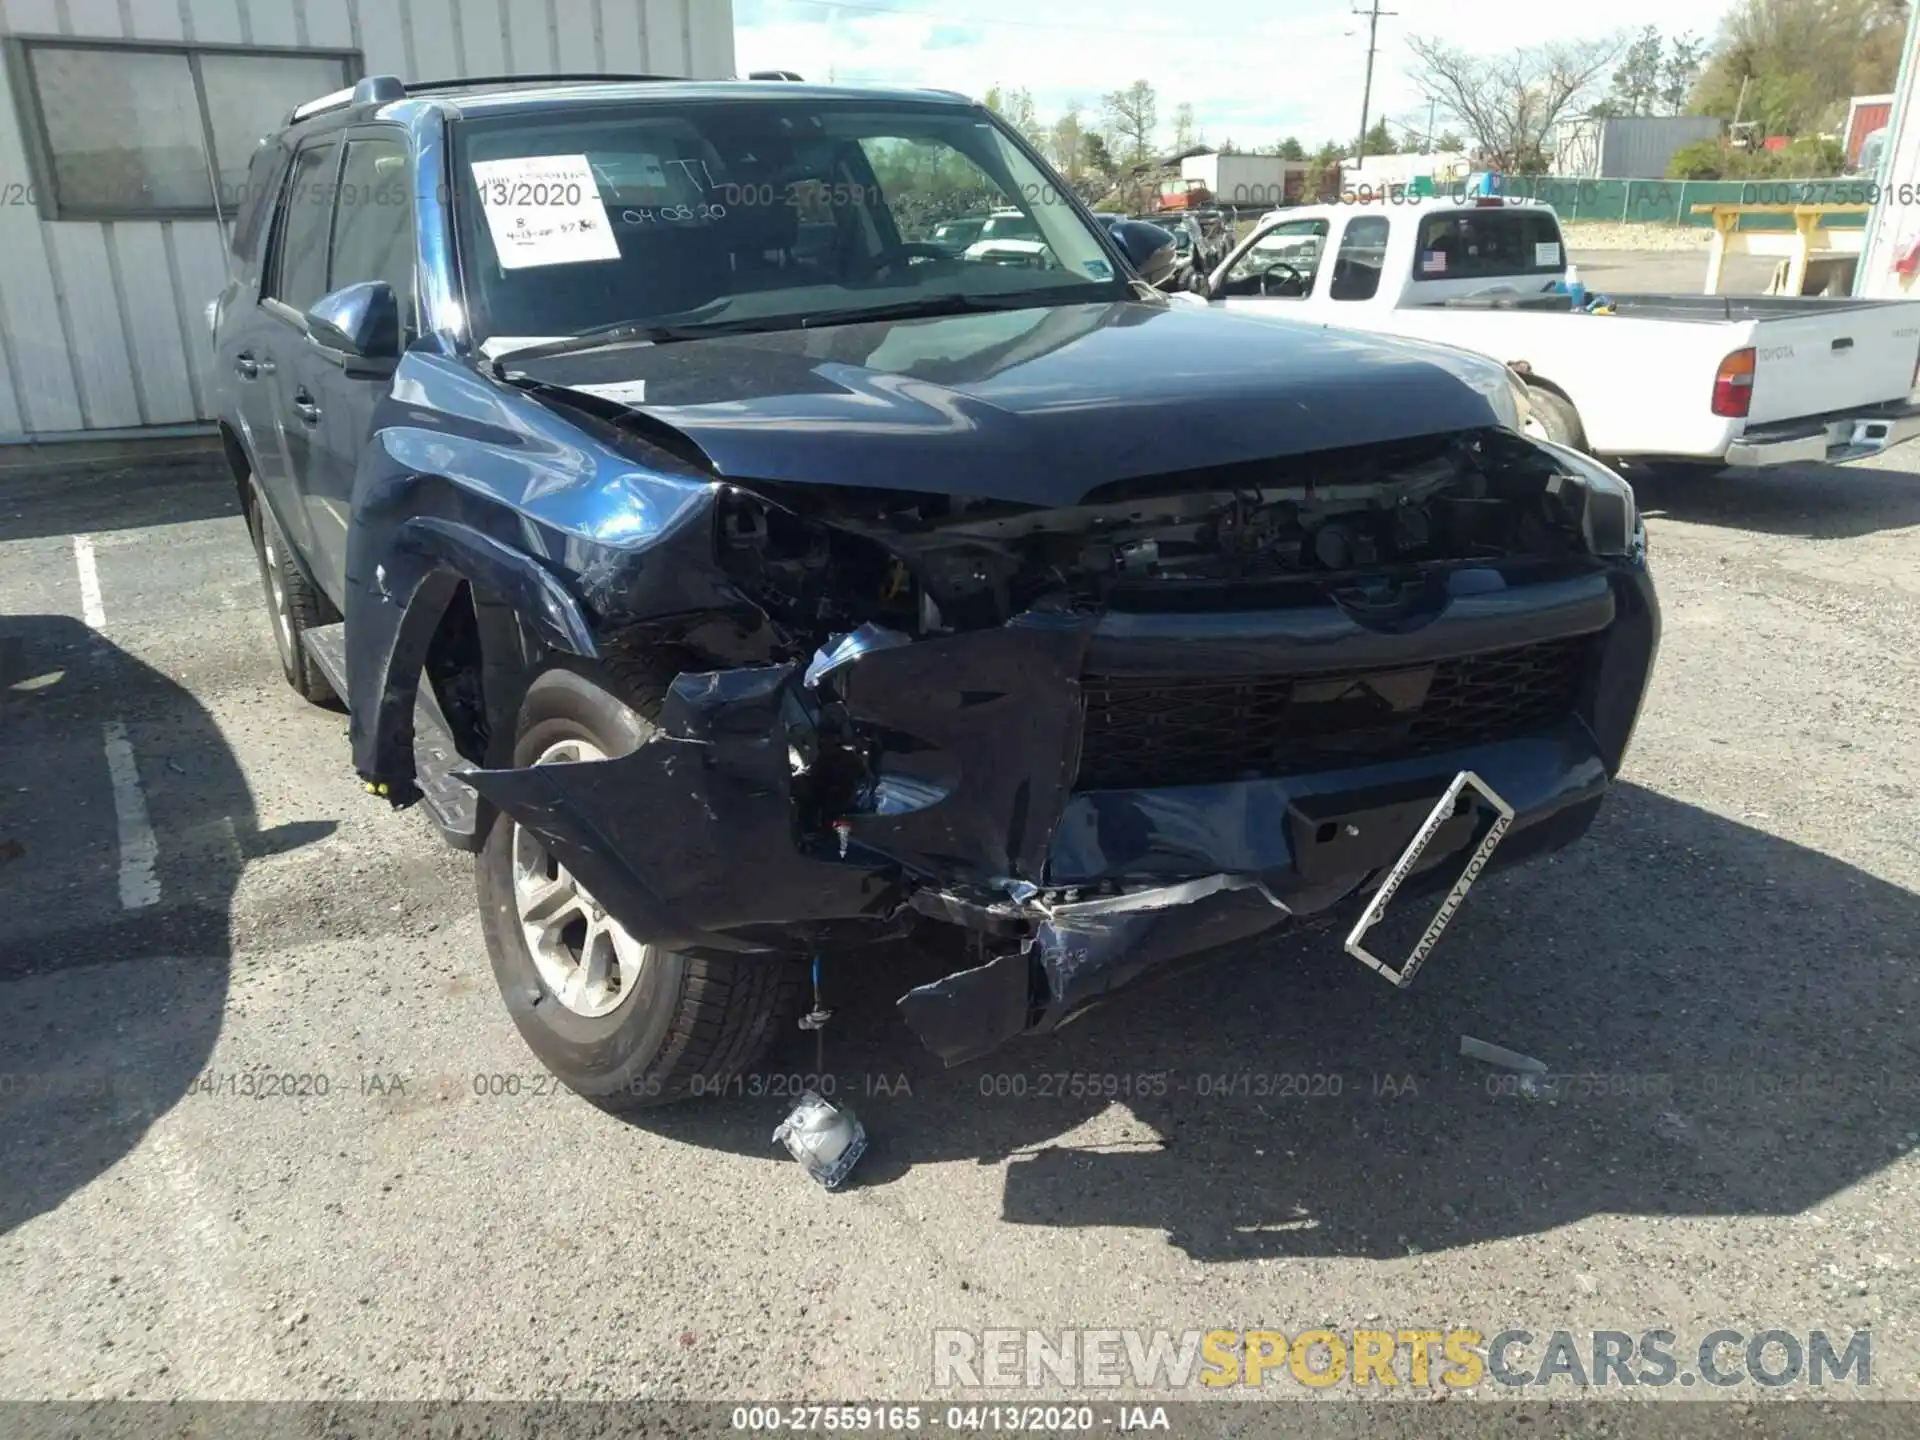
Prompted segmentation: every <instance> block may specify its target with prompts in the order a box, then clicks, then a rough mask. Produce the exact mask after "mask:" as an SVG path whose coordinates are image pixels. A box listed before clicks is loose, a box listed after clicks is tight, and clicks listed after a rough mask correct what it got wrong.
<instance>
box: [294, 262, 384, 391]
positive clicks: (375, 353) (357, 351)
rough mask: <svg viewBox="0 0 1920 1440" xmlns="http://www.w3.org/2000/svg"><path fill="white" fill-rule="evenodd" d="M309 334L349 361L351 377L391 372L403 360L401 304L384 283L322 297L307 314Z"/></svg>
mask: <svg viewBox="0 0 1920 1440" xmlns="http://www.w3.org/2000/svg"><path fill="white" fill-rule="evenodd" d="M307 333H308V334H309V335H311V336H312V337H313V338H314V339H315V340H317V341H318V342H319V343H320V344H322V345H324V346H326V348H327V349H329V350H338V351H339V352H340V353H341V354H342V355H344V356H346V357H347V364H346V369H347V373H348V374H349V375H360V376H379V375H385V374H389V373H391V372H392V370H393V367H394V365H395V364H397V363H398V362H399V359H400V301H399V298H398V297H397V296H396V295H395V294H394V293H393V287H392V286H391V285H389V284H387V282H386V281H384V280H363V281H361V282H360V283H359V284H357V285H348V286H346V287H345V288H343V289H340V290H336V291H334V292H333V293H332V294H331V295H323V296H322V297H321V298H320V299H318V300H316V301H314V302H313V308H312V309H311V310H309V311H307Z"/></svg>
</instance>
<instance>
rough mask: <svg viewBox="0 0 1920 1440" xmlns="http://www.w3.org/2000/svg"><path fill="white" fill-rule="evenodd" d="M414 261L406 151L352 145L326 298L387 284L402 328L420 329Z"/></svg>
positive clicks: (394, 145) (372, 142) (379, 142)
mask: <svg viewBox="0 0 1920 1440" xmlns="http://www.w3.org/2000/svg"><path fill="white" fill-rule="evenodd" d="M413 258H414V244H413V202H412V198H411V195H410V192H409V187H408V185H407V150H406V146H405V145H403V144H401V143H400V142H399V141H397V140H384V139H366V140H349V141H348V142H347V160H346V164H345V166H344V167H343V168H342V170H341V172H340V199H339V202H338V204H337V205H336V207H335V209H334V214H333V258H332V260H331V262H330V263H329V265H328V267H327V293H328V294H332V293H333V292H334V291H335V290H339V289H342V288H344V287H345V286H348V285H357V284H359V283H361V282H362V281H366V280H384V281H386V282H387V284H389V285H391V286H392V287H393V293H394V297H395V298H396V299H397V300H398V301H399V302H400V314H401V316H402V320H403V323H405V324H406V325H407V326H408V328H409V329H413V328H417V327H415V326H414V324H413V319H412V317H413V314H414V306H413V296H414V283H413Z"/></svg>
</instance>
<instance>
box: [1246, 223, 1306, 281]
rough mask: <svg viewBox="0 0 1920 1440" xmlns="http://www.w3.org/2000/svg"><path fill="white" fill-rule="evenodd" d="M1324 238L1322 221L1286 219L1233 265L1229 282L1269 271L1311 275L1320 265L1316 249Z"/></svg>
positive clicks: (1255, 242) (1248, 249)
mask: <svg viewBox="0 0 1920 1440" xmlns="http://www.w3.org/2000/svg"><path fill="white" fill-rule="evenodd" d="M1326 238H1327V222H1326V221H1324V220H1290V221H1288V222H1287V223H1285V224H1282V225H1276V226H1274V227H1273V228H1272V229H1271V230H1268V231H1267V232H1266V233H1265V234H1263V235H1262V236H1261V237H1260V238H1259V239H1257V240H1255V241H1254V242H1253V244H1251V245H1249V246H1248V247H1247V249H1246V253H1245V254H1243V255H1241V256H1240V258H1239V259H1237V260H1235V261H1234V262H1233V268H1232V269H1231V270H1229V271H1228V272H1227V278H1228V279H1229V280H1246V279H1251V278H1253V277H1254V276H1258V275H1264V274H1266V273H1267V272H1268V271H1269V270H1274V269H1279V270H1281V271H1283V272H1290V273H1297V274H1303V275H1311V274H1312V273H1313V271H1314V268H1315V267H1316V266H1317V265H1319V263H1320V246H1321V245H1322V243H1323V242H1324V241H1325V240H1326Z"/></svg>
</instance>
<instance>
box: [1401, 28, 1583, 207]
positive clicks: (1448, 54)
mask: <svg viewBox="0 0 1920 1440" xmlns="http://www.w3.org/2000/svg"><path fill="white" fill-rule="evenodd" d="M1407 48H1408V49H1409V50H1411V51H1412V52H1413V56H1414V59H1415V60H1417V61H1418V62H1419V66H1418V68H1417V69H1415V70H1412V71H1410V72H1408V73H1409V78H1411V79H1412V80H1413V81H1414V83H1415V84H1417V85H1419V86H1420V87H1421V90H1422V91H1423V93H1424V94H1425V95H1426V96H1427V98H1428V99H1430V100H1433V101H1435V102H1437V104H1438V106H1439V108H1440V110H1441V111H1442V112H1443V113H1444V114H1445V115H1446V116H1447V117H1448V118H1449V119H1452V120H1457V121H1459V122H1460V123H1461V124H1462V125H1464V126H1465V127H1466V128H1467V131H1468V133H1469V134H1470V135H1471V136H1472V137H1473V139H1474V141H1475V143H1476V144H1478V145H1479V147H1480V149H1481V151H1482V152H1483V154H1484V156H1485V158H1486V162H1487V164H1488V165H1489V166H1491V167H1493V168H1495V169H1498V170H1501V171H1503V172H1508V173H1518V174H1528V173H1537V172H1539V171H1542V170H1544V169H1546V158H1547V141H1548V137H1549V136H1550V135H1551V134H1552V132H1553V127H1554V125H1555V123H1556V122H1557V121H1558V120H1559V119H1560V117H1561V116H1562V115H1564V114H1565V113H1566V112H1567V110H1568V109H1569V107H1572V106H1574V105H1575V104H1577V102H1578V101H1579V100H1580V99H1581V98H1582V96H1584V95H1585V94H1586V93H1587V92H1588V91H1589V90H1590V89H1591V88H1592V86H1593V84H1594V81H1595V80H1596V79H1597V78H1598V77H1599V76H1600V74H1601V72H1603V71H1605V70H1606V69H1607V67H1608V66H1610V65H1612V64H1613V62H1614V57H1615V56H1617V55H1618V54H1619V53H1620V48H1621V42H1620V41H1619V39H1617V38H1609V39H1605V40H1585V41H1561V42H1558V43H1555V44H1551V45H1542V46H1538V47H1536V48H1533V49H1523V50H1514V51H1510V52H1508V53H1506V54H1504V55H1471V54H1468V53H1467V52H1466V51H1464V50H1461V49H1458V48H1457V47H1455V46H1453V45H1449V44H1448V43H1447V42H1446V41H1444V40H1442V39H1440V38H1438V37H1437V36H1424V35H1413V36H1409V37H1408V39H1407Z"/></svg>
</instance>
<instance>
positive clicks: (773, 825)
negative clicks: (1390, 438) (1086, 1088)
mask: <svg viewBox="0 0 1920 1440" xmlns="http://www.w3.org/2000/svg"><path fill="white" fill-rule="evenodd" d="M1658 639H1659V611H1658V606H1657V602H1656V600H1655V597H1654V593H1653V589H1652V585H1651V581H1650V579H1649V578H1648V575H1647V572H1646V570H1645V567H1644V564H1643V562H1642V561H1641V560H1640V559H1639V558H1638V557H1634V558H1630V559H1623V560H1621V561H1619V562H1617V563H1608V564H1604V565H1596V566H1594V567H1592V568H1590V569H1588V570H1586V571H1584V572H1583V573H1579V574H1575V575H1560V576H1558V577H1556V578H1550V579H1543V580H1532V581H1527V580H1523V579H1520V578H1515V579H1512V580H1509V579H1508V578H1507V577H1506V576H1504V575H1501V574H1499V573H1498V572H1497V571H1493V570H1478V571H1471V570H1470V571H1463V572H1461V573H1460V574H1458V575H1456V576H1455V577H1454V578H1453V580H1452V581H1450V582H1449V587H1448V590H1447V592H1446V594H1445V596H1444V599H1443V603H1442V604H1441V605H1440V608H1439V611H1438V613H1437V614H1434V615H1432V616H1430V617H1427V618H1426V620H1425V623H1423V624H1421V625H1420V626H1419V627H1418V628H1416V629H1413V630H1406V629H1404V628H1402V627H1395V626H1384V625H1381V624H1380V623H1379V622H1378V621H1374V620H1369V619H1368V618H1367V617H1366V616H1365V615H1364V614H1363V613H1356V612H1350V611H1349V610H1348V609H1346V608H1344V607H1343V605H1342V604H1341V603H1340V602H1338V601H1334V600H1327V601H1325V602H1324V603H1321V604H1316V605H1307V606H1298V607H1294V608H1290V609H1284V610H1275V611H1258V612H1234V613H1230V614H1221V613H1218V612H1200V613H1193V614H1180V613H1172V614H1162V613H1156V614H1153V615H1139V614H1116V613H1108V614H1105V615H1045V614H1025V615H1020V616H1017V617H1016V618H1015V619H1014V620H1013V621H1011V622H1010V623H1008V624H1006V625H1004V626H1001V627H999V628H996V629H989V630H980V631H973V632H969V633H965V634H960V635H953V636H947V637H940V638H932V639H924V640H909V639H908V638H907V637H905V636H904V635H898V634H894V633H892V632H888V631H882V630H878V629H875V628H872V627H868V628H866V629H863V630H861V631H856V632H854V633H853V634H852V635H850V636H845V637H842V638H841V639H840V640H839V641H837V642H836V644H835V645H834V646H832V647H830V648H829V649H828V650H826V651H823V652H822V653H821V654H820V655H819V656H818V657H817V658H816V659H815V660H814V662H813V664H812V665H810V666H804V667H803V666H801V665H799V664H788V665H776V666H767V667H761V668H752V669H744V670H731V671H721V672H716V673H711V674H686V675H682V676H681V677H680V678H679V680H678V681H677V682H676V684H675V685H674V687H673V690H672V693H671V695H670V696H669V698H668V701H667V704H666V706H665V708H664V709H663V711H662V714H661V716H660V720H659V725H660V732H661V733H660V734H659V735H658V736H657V737H656V738H654V739H653V740H651V741H649V742H648V743H647V744H645V745H643V746H641V747H640V748H639V749H638V750H636V751H635V752H633V753H632V754H630V755H627V756H624V757H621V758H618V759H613V760H604V761H593V762H587V763H580V764H554V765H544V766H538V767H533V768H529V769H522V770H501V771H481V772H476V773H473V774H471V775H469V776H468V777H467V778H468V780H469V781H470V783H472V784H473V785H474V786H475V788H476V789H478V790H479V791H480V792H481V793H482V794H483V795H485V796H486V797H487V798H488V799H489V800H491V801H492V802H493V803H494V804H496V805H498V806H499V807H500V809H501V810H503V811H504V812H506V813H507V814H509V815H511V816H512V817H513V818H514V819H516V820H517V821H518V822H519V823H521V824H523V825H526V826H528V827H530V828H531V829H533V830H534V831H535V832H536V833H537V834H538V835H539V836H540V837H541V839H542V840H543V841H544V842H545V843H546V844H547V845H548V847H549V848H550V849H551V850H552V852H553V853H554V854H555V856H556V857H557V858H558V859H559V860H560V861H561V862H562V863H564V864H566V865H567V866H568V867H569V868H570V869H572V870H573V872H574V873H575V875H576V876H578V878H579V879H580V881H581V882H582V883H583V884H584V885H585V886H586V887H587V888H588V889H590V890H591V891H592V892H593V893H594V894H595V896H596V897H598V898H599V899H600V900H601V902H602V903H603V904H604V905H606V907H607V909H608V910H609V911H610V912H611V913H612V914H613V915H614V916H615V917H616V918H617V919H619V920H620V921H621V923H622V924H624V925H625V926H626V927H627V928H628V929H629V930H630V931H631V932H632V933H634V934H635V935H636V936H637V937H639V938H640V939H642V940H645V941H649V942H651V943H655V944H660V945H663V946H667V947H669V948H675V949H683V950H691V951H703V950H705V951H729V952H736V953H737V952H766V953H771V954H795V953H806V952H808V951H818V950H821V949H826V948H833V947H840V946H844V945H847V944H851V943H857V942H861V941H874V940H881V939H887V938H892V937H898V936H903V935H906V934H909V933H911V932H913V931H914V930H915V929H917V928H919V927H923V926H926V925H929V924H944V925H948V926H955V927H959V929H960V930H961V931H963V932H965V934H966V936H967V937H968V940H969V942H970V943H969V953H970V955H971V956H972V957H973V963H970V964H967V965H965V966H964V967H962V968H960V969H958V970H957V971H956V973H953V974H950V975H948V976H946V977H945V978H943V979H941V980H939V981H936V982H934V983H933V984H930V985H925V986H922V987H920V988H918V989H915V990H912V991H910V992H908V993H907V994H906V995H904V996H902V997H901V999H900V1002H899V1003H900V1008H901V1011H902V1013H903V1016H904V1018H905V1019H906V1020H907V1022H908V1024H909V1025H910V1026H911V1027H912V1028H913V1029H914V1030H915V1032H916V1033H917V1034H918V1035H919V1036H920V1037H921V1039H922V1040H923V1041H925V1043H926V1044H927V1045H928V1046H929V1048H931V1049H932V1050H933V1051H934V1052H935V1053H937V1054H939V1055H940V1056H941V1057H942V1058H943V1059H945V1060H946V1061H947V1062H948V1063H958V1062H960V1061H964V1060H967V1059H971V1058H974V1057H977V1056H979V1055H982V1054H985V1053H987V1052H988V1051H990V1050H992V1049H993V1048H995V1047H996V1046H998V1045H1000V1044H1002V1043H1004V1042H1006V1041H1007V1040H1010V1039H1012V1038H1013V1037H1015V1036H1017V1035H1021V1034H1027V1033H1034V1032H1040V1031H1046V1030H1050V1029H1053V1028H1055V1027H1057V1026H1058V1025H1060V1024H1062V1023H1064V1022H1065V1021H1066V1020H1068V1019H1070V1018H1071V1017H1072V1016H1074V1015H1075V1014H1077V1013H1079V1012H1080V1011H1082V1010H1084V1009H1085V1008H1086V1007H1087V1006H1088V1005H1090V1004H1092V1003H1093V1002H1095V1001H1097V1000H1099V999H1101V998H1102V997H1103V996H1105V995H1107V994H1108V993H1110V992H1111V991H1113V990H1114V989H1116V988H1118V987H1119V986H1121V985H1124V984H1126V983H1127V982H1128V981H1130V980H1132V979H1134V978H1136V977H1137V976H1139V975H1141V974H1142V973H1144V972H1145V971H1147V970H1149V969H1151V968H1153V967H1155V966H1158V965H1161V964H1163V963H1164V962H1167V961H1170V960H1173V959H1177V958H1179V957H1182V956H1185V955H1190V954H1194V953H1197V952H1199V951H1202V950H1208V949H1212V948H1215V947H1217V946H1220V945H1224V944H1227V943H1230V942H1233V941H1236V940H1240V939H1244V938H1246V937H1248V936H1251V935H1254V934H1258V933H1260V932H1261V931H1264V930H1267V929H1270V928H1272V927H1273V926H1275V925H1277V924H1279V923H1281V922H1283V921H1285V920H1287V919H1289V918H1291V917H1305V916H1316V915H1329V914H1337V913H1340V912H1342V911H1343V910H1346V909H1355V910H1357V909H1358V907H1359V906H1360V905H1363V904H1364V902H1365V897H1366V895H1367V893H1368V891H1369V890H1370V889H1372V888H1373V887H1375V886H1377V885H1378V883H1379V882H1380V880H1381V878H1382V876H1383V875H1384V874H1385V873H1386V871H1387V870H1388V869H1389V868H1390V867H1391V866H1392V865H1393V864H1394V862H1395V860H1396V859H1397V858H1398V857H1399V855H1400V853H1401V851H1402V850H1403V849H1404V847H1405V846H1406V844H1407V842H1408V840H1409V839H1410V838H1411V837H1412V836H1413V835H1414V833H1415V832H1416V831H1417V830H1418V829H1419V828H1420V826H1421V824H1422V822H1423V821H1424V820H1426V818H1427V816H1428V814H1429V812H1431V811H1432V809H1433V807H1434V804H1435V801H1436V799H1437V798H1438V797H1439V796H1440V795H1442V794H1443V792H1445V791H1446V789H1447V787H1448V785H1449V783H1450V782H1451V781H1452V780H1453V778H1454V777H1455V775H1456V774H1458V773H1459V772H1460V771H1461V770H1463V769H1468V770H1472V771H1473V772H1474V773H1475V774H1476V775H1477V776H1479V777H1481V778H1482V779H1483V780H1484V781H1485V782H1486V783H1487V785H1488V786H1490V787H1491V788H1492V789H1493V790H1494V791H1496V792H1497V793H1498V794H1499V795H1500V796H1501V797H1503V798H1504V799H1505V801H1506V802H1507V803H1508V804H1510V805H1511V807H1512V809H1513V812H1514V814H1513V819H1512V822H1511V825H1510V827H1509V828H1508V830H1507V834H1506V837H1505V839H1504V841H1503V843H1502V844H1501V846H1500V849H1499V851H1498V853H1497V855H1496V856H1495V859H1494V865H1495V867H1496V868H1501V867H1505V866H1508V865H1511V864H1513V863H1516V862H1518V861H1521V860H1524V859H1526V858H1528V857H1530V856H1534V855H1538V854H1541V853H1543V852H1546V851H1549V850H1553V849H1556V848H1558V847H1560V846H1562V845H1565V844H1567V843H1569V842H1570V841H1572V840H1574V839H1576V838H1578V837H1579V836H1580V835H1581V834H1582V833H1584V831H1585V830H1586V828H1587V826H1588V825H1589V824H1590V823H1591V821H1592V819H1593V816H1594V814H1595V812H1596V811H1597V809H1598V806H1599V803H1600V800H1601V797H1602V795H1603V794H1604V792H1605V790H1606V788H1607V786H1608V784H1609V783H1610V780H1611V777H1612V775H1613V774H1614V773H1615V772H1616V771H1617V770H1618V768H1619V765H1620V761H1621V758H1622V756H1623V755H1624V752H1625V749H1626V746H1627V743H1628V740H1629V738H1630V736H1631V733H1632V730H1633V726H1634V723H1635V720H1636V718H1637V715H1638V711H1639V706H1640V701H1641V697H1642V694H1643V693H1644V690H1645V686H1646V682H1647V679H1648V676H1649V674H1650V671H1651V668H1652V662H1653V658H1654V654H1655V651H1656V649H1657V646H1658ZM1547 656H1551V657H1552V658H1551V665H1552V666H1555V667H1558V668H1557V669H1549V662H1548V660H1547V659H1545V658H1543V657H1547ZM1223 677H1226V678H1223ZM1503 687H1504V688H1503ZM1556 687H1557V688H1556ZM1515 696H1518V697H1519V698H1517V699H1516V698H1514V697H1515ZM1116 697H1117V698H1116ZM1223 697H1224V698H1223ZM1503 697H1504V698H1503ZM1503 706H1504V708H1503ZM1116 716H1118V717H1119V718H1116ZM1209 717H1210V718H1209ZM1209 724H1211V725H1213V726H1214V727H1215V729H1214V730H1212V731H1209V730H1208V729H1207V728H1206V726H1207V725H1209ZM1257 725H1268V726H1270V727H1271V730H1272V736H1271V740H1272V744H1271V746H1270V747H1269V748H1270V753H1268V752H1266V751H1260V750H1259V745H1260V744H1264V743H1265V741H1264V740H1260V741H1259V742H1258V744H1256V745H1255V748H1254V750H1252V751H1249V750H1248V748H1247V746H1248V743H1249V737H1248V734H1247V733H1246V732H1247V730H1248V727H1249V726H1257ZM1222 726H1225V727H1227V728H1221V727H1222ZM1264 734H1265V732H1262V735H1264ZM1209 735H1212V736H1214V737H1215V741H1217V743H1215V742H1210V741H1209V738H1208V737H1209ZM1210 744H1211V745H1212V748H1211V749H1209V745H1210ZM1226 750H1231V751H1232V754H1231V756H1227V757H1225V758H1223V753H1224V751H1226ZM1261 754H1265V755H1266V757H1267V758H1266V761H1265V762H1262V761H1260V760H1259V758H1258V757H1259V755H1261ZM1223 766H1224V767H1225V768H1226V769H1232V770H1235V771H1236V772H1237V773H1234V774H1232V775H1228V774H1225V773H1221V772H1222V767H1223ZM1263 770H1264V771H1265V772H1266V773H1260V772H1261V771H1263ZM1488 818H1489V817H1488V815H1487V812H1486V811H1485V809H1484V807H1482V806H1481V805H1479V804H1477V803H1476V802H1475V801H1474V800H1473V799H1472V798H1471V795H1469V796H1468V797H1467V798H1465V799H1463V800H1462V802H1461V803H1460V804H1459V806H1458V807H1457V810H1456V812H1455V813H1454V814H1453V815H1452V816H1451V817H1450V818H1448V819H1447V820H1446V821H1445V823H1444V824H1442V825H1441V826H1440V829H1439V832H1438V833H1437V834H1436V835H1435V837H1434V838H1433V840H1432V841H1431V843H1430V844H1429V845H1428V846H1427V848H1426V850H1425V852H1424V853H1423V854H1422V856H1421V860H1420V863H1419V865H1418V866H1417V867H1416V870H1415V872H1414V875H1413V876H1412V878H1411V879H1410V880H1409V881H1408V883H1407V885H1406V886H1405V887H1404V888H1403V891H1402V893H1407V892H1411V891H1414V890H1416V889H1420V888H1423V882H1425V883H1427V884H1439V885H1444V884H1445V883H1447V882H1448V881H1449V880H1451V879H1452V877H1453V874H1454V872H1455V871H1457V869H1458V868H1459V864H1460V863H1461V860H1462V858H1463V857H1464V856H1465V854H1467V853H1469V852H1470V851H1471V850H1472V849H1473V847H1474V846H1475V845H1476V844H1477V843H1478V838H1479V837H1480V836H1481V835H1483V834H1484V833H1485V830H1486V824H1487V822H1488ZM1449 862H1451V864H1450V863H1449Z"/></svg>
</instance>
